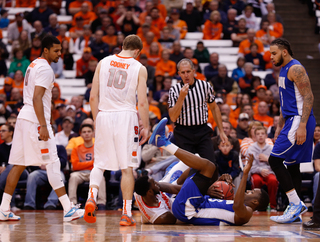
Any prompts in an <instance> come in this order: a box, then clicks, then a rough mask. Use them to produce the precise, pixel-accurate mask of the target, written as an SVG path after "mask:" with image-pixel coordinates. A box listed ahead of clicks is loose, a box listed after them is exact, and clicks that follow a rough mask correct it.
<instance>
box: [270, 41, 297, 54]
mask: <svg viewBox="0 0 320 242" xmlns="http://www.w3.org/2000/svg"><path fill="white" fill-rule="evenodd" d="M272 45H276V46H278V48H279V49H281V50H283V49H286V50H287V51H288V53H289V55H290V56H293V51H292V50H291V45H290V43H289V41H288V40H286V39H284V38H278V39H275V40H274V41H272V42H271V44H270V46H272Z"/></svg>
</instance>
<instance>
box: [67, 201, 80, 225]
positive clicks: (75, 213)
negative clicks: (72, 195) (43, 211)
mask: <svg viewBox="0 0 320 242" xmlns="http://www.w3.org/2000/svg"><path fill="white" fill-rule="evenodd" d="M79 207H80V204H77V205H73V203H71V209H70V210H69V211H68V212H67V213H65V215H64V216H63V222H71V221H73V220H76V219H79V218H83V215H84V209H79Z"/></svg>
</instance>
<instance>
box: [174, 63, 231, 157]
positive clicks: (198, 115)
mask: <svg viewBox="0 0 320 242" xmlns="http://www.w3.org/2000/svg"><path fill="white" fill-rule="evenodd" d="M177 68H178V74H179V76H180V77H181V79H182V82H180V83H177V84H176V85H175V86H172V87H171V88H170V90H169V100H168V104H169V116H170V119H171V120H172V121H173V122H174V123H175V125H176V127H175V129H174V138H175V140H176V144H177V145H178V146H179V147H180V148H182V149H185V150H187V151H189V152H191V153H194V154H195V153H198V154H199V155H200V156H201V157H203V158H206V159H208V160H210V161H212V162H214V152H213V144H212V141H211V137H212V135H213V131H212V129H211V128H210V127H209V126H208V125H207V121H208V107H207V103H208V104H209V107H210V109H211V112H212V115H213V118H214V120H215V121H216V123H217V126H218V128H219V131H220V137H221V139H222V141H223V142H226V141H228V138H227V136H226V135H225V133H224V131H223V127H222V121H221V113H220V110H219V107H218V106H217V105H216V103H215V101H214V99H215V97H214V95H213V88H212V86H211V85H210V84H209V83H207V82H205V81H201V80H198V79H196V78H194V74H195V69H194V65H193V63H192V61H191V60H190V59H182V60H181V61H180V62H179V63H178V65H177Z"/></svg>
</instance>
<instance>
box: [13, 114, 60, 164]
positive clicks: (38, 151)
mask: <svg viewBox="0 0 320 242" xmlns="http://www.w3.org/2000/svg"><path fill="white" fill-rule="evenodd" d="M38 127H39V124H37V123H33V122H31V121H28V120H25V119H18V120H17V123H16V126H15V129H14V134H13V140H12V147H11V152H10V157H9V164H12V165H21V166H41V165H42V164H50V163H53V162H56V161H58V162H59V157H58V154H57V146H56V143H55V138H54V135H53V131H52V128H51V125H48V126H47V128H48V131H49V136H50V139H48V141H42V140H39V133H38Z"/></svg>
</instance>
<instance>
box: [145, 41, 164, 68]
mask: <svg viewBox="0 0 320 242" xmlns="http://www.w3.org/2000/svg"><path fill="white" fill-rule="evenodd" d="M161 51H162V50H160V48H159V43H158V42H152V43H151V45H150V50H149V53H147V56H148V65H150V66H157V64H158V62H159V61H160V59H161Z"/></svg>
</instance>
